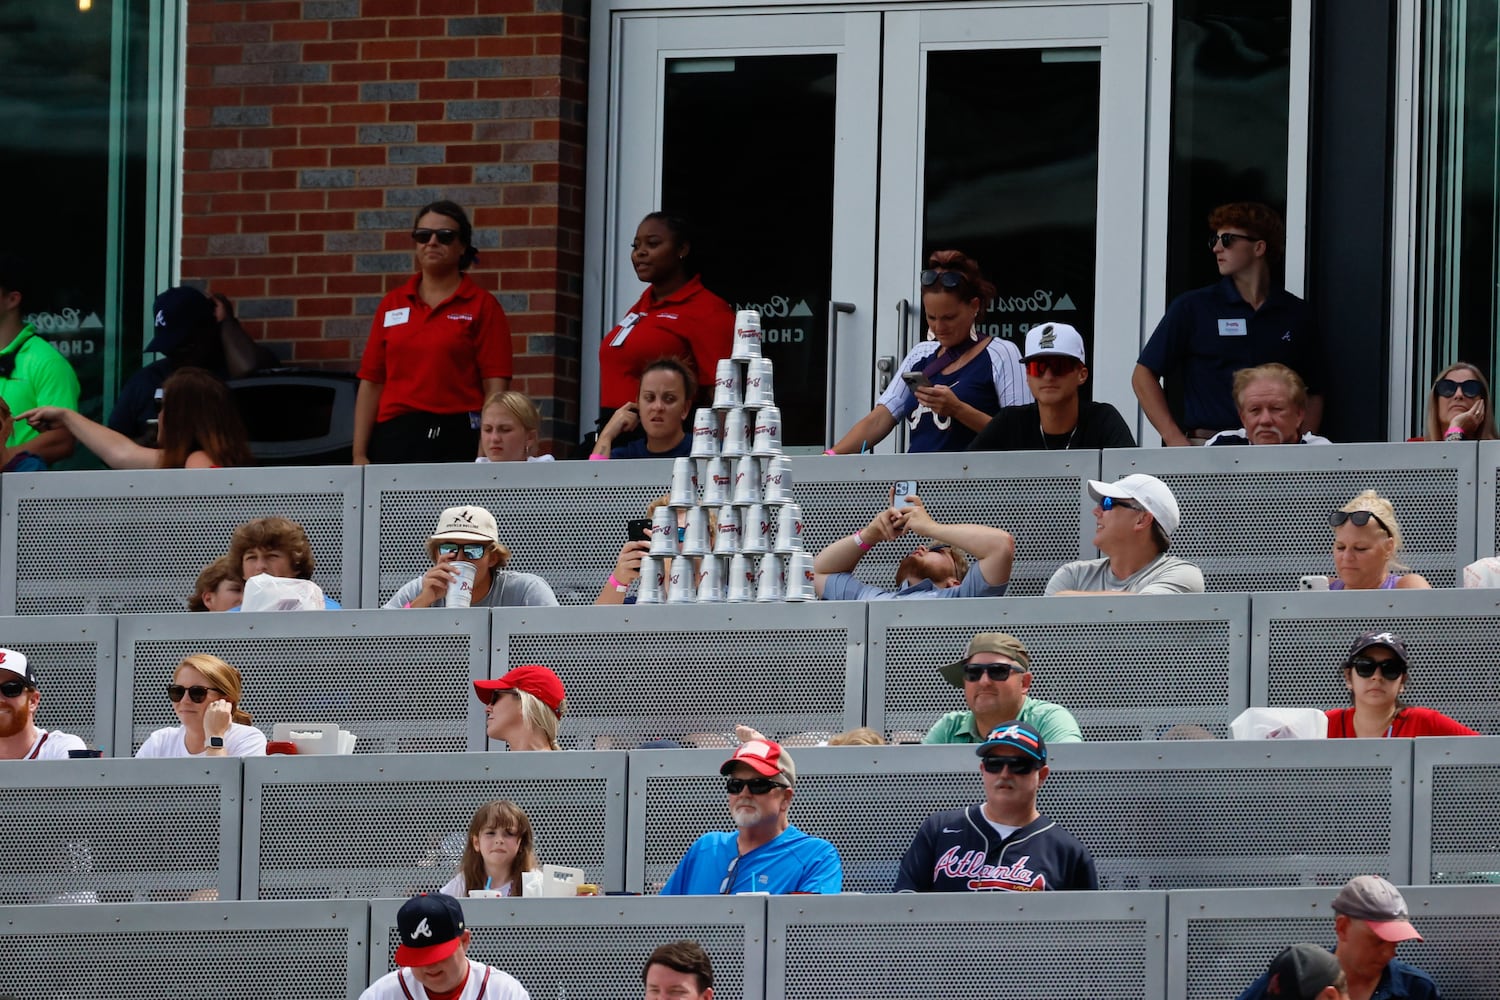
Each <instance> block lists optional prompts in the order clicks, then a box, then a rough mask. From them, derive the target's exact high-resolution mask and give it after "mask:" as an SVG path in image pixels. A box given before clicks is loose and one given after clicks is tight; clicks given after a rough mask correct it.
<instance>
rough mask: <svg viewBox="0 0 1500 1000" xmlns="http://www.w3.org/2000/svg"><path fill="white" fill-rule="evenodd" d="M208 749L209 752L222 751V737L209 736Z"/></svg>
mask: <svg viewBox="0 0 1500 1000" xmlns="http://www.w3.org/2000/svg"><path fill="white" fill-rule="evenodd" d="M208 748H209V749H210V750H223V749H224V737H222V736H210V737H209V738H208Z"/></svg>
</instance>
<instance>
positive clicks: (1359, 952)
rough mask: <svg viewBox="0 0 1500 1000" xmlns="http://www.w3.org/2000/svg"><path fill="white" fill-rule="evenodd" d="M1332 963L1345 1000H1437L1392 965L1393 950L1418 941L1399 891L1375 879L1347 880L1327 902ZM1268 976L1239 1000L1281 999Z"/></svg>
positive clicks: (1422, 981)
mask: <svg viewBox="0 0 1500 1000" xmlns="http://www.w3.org/2000/svg"><path fill="white" fill-rule="evenodd" d="M1331 909H1332V910H1333V912H1334V918H1333V932H1334V934H1335V935H1336V936H1337V938H1338V945H1337V946H1336V947H1335V949H1334V952H1333V957H1334V958H1335V959H1337V960H1338V963H1339V968H1340V969H1342V970H1343V973H1344V975H1345V977H1346V978H1347V979H1348V990H1349V995H1350V996H1351V997H1361V998H1364V997H1369V998H1371V1000H1375V998H1380V1000H1402V998H1404V1000H1438V998H1439V997H1440V996H1441V994H1440V993H1439V992H1438V988H1437V984H1436V983H1434V982H1433V981H1432V977H1431V976H1429V975H1428V974H1427V973H1425V972H1423V971H1422V970H1421V969H1418V968H1417V967H1416V966H1412V965H1407V964H1406V963H1405V962H1398V961H1396V959H1395V955H1396V945H1398V944H1400V943H1401V942H1402V941H1420V940H1422V935H1420V934H1418V933H1417V929H1416V928H1415V927H1413V926H1412V925H1411V914H1410V913H1409V912H1408V911H1407V908H1406V900H1405V899H1403V898H1402V897H1401V891H1400V890H1399V889H1397V888H1396V887H1395V886H1394V885H1391V883H1389V882H1387V881H1386V880H1385V879H1383V878H1381V877H1380V876H1378V875H1360V876H1358V877H1356V878H1352V879H1350V880H1349V881H1348V882H1347V883H1345V884H1344V887H1343V888H1342V889H1340V890H1339V892H1338V895H1336V896H1334V897H1333V905H1332V907H1331ZM1272 983H1273V977H1272V974H1271V972H1270V971H1267V972H1265V973H1263V974H1262V975H1261V976H1260V978H1259V979H1257V980H1255V982H1253V983H1251V984H1250V985H1249V986H1248V987H1246V989H1245V992H1243V993H1241V994H1240V995H1239V1000H1265V998H1268V997H1277V996H1284V995H1285V993H1284V992H1281V993H1278V992H1275V991H1274V988H1273V986H1272Z"/></svg>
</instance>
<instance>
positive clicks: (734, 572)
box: [724, 553, 755, 604]
mask: <svg viewBox="0 0 1500 1000" xmlns="http://www.w3.org/2000/svg"><path fill="white" fill-rule="evenodd" d="M726 582H727V584H728V593H727V594H726V596H725V598H724V600H725V601H726V602H728V603H729V604H750V603H752V602H753V601H754V600H755V567H754V566H753V565H751V563H750V557H749V556H747V555H745V554H744V553H737V554H735V555H734V556H733V557H732V558H731V559H730V560H729V579H728V580H727V581H726Z"/></svg>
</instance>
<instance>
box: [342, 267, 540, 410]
mask: <svg viewBox="0 0 1500 1000" xmlns="http://www.w3.org/2000/svg"><path fill="white" fill-rule="evenodd" d="M421 280H422V276H421V275H420V274H417V275H413V276H412V278H411V280H409V281H407V282H406V283H405V284H403V285H402V286H401V287H399V288H397V289H395V290H394V291H392V292H390V293H389V294H388V295H386V297H385V298H383V299H381V300H380V307H379V308H378V309H376V310H375V319H374V321H373V322H372V323H371V324H370V340H369V342H368V343H367V344H365V356H364V359H363V360H362V361H361V362H360V365H359V377H360V378H362V379H364V380H365V381H366V382H376V383H379V384H381V385H384V386H385V390H384V392H382V393H381V396H380V409H379V410H378V411H377V412H376V414H375V419H376V421H377V422H382V421H386V420H390V419H391V418H392V417H399V416H401V415H402V414H403V413H469V412H473V413H477V412H478V411H479V410H480V409H482V408H483V406H484V379H487V378H510V377H511V373H512V369H511V344H510V323H509V322H508V321H507V320H506V318H505V310H504V309H501V308H500V303H499V302H496V301H495V297H494V296H493V295H491V294H490V293H489V292H487V291H485V290H484V289H483V288H480V287H479V286H478V285H476V284H475V283H474V282H473V280H472V279H470V278H469V276H468V275H464V276H463V280H462V281H460V282H459V283H458V289H457V291H455V292H454V293H453V294H452V295H450V296H449V297H448V298H447V299H445V300H444V301H443V302H442V303H440V304H439V305H438V307H437V308H435V309H429V308H428V307H427V303H425V302H423V301H422V297H421V296H420V295H418V294H417V286H418V284H419V283H420V282H421Z"/></svg>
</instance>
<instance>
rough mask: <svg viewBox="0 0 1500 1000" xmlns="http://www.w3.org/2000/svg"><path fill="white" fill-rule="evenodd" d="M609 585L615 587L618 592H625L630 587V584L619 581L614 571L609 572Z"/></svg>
mask: <svg viewBox="0 0 1500 1000" xmlns="http://www.w3.org/2000/svg"><path fill="white" fill-rule="evenodd" d="M609 585H610V586H611V587H613V588H615V592H616V593H620V594H623V593H625V591H627V590H629V589H630V585H629V584H625V583H621V582H620V581H619V578H618V577H616V576H615V575H614V574H613V573H611V574H609Z"/></svg>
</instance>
